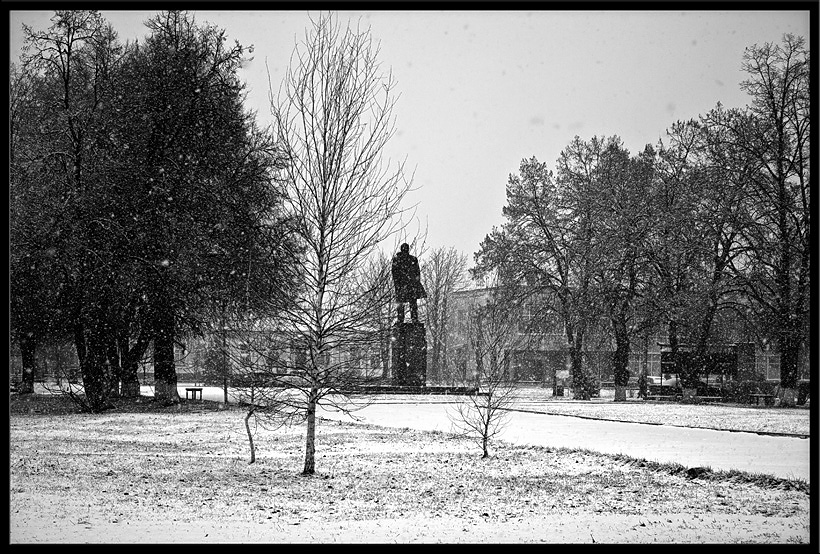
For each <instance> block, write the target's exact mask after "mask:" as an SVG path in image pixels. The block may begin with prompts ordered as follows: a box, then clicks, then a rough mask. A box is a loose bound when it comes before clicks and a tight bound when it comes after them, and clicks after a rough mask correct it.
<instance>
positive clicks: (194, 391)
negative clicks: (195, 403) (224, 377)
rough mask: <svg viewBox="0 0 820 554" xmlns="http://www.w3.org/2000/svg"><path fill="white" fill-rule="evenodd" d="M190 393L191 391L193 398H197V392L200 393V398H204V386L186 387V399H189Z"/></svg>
mask: <svg viewBox="0 0 820 554" xmlns="http://www.w3.org/2000/svg"><path fill="white" fill-rule="evenodd" d="M188 393H191V400H196V393H199V399H200V400H202V387H185V400H188Z"/></svg>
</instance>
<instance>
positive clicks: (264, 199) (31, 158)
mask: <svg viewBox="0 0 820 554" xmlns="http://www.w3.org/2000/svg"><path fill="white" fill-rule="evenodd" d="M51 21H52V25H51V26H50V27H49V28H48V29H46V30H44V31H39V30H34V29H31V28H29V27H27V26H24V28H23V31H24V39H25V40H24V51H23V53H22V55H21V57H20V63H19V65H15V64H12V65H11V67H10V81H11V91H10V92H11V94H10V120H11V126H10V146H11V148H10V152H11V157H10V214H9V216H10V217H9V227H10V241H9V245H10V272H9V273H10V316H11V317H10V320H11V336H12V340H13V341H15V342H16V343H17V345H18V346H19V348H20V352H21V354H22V360H23V383H22V385H21V388H22V390H21V392H32V391H33V388H34V367H35V363H36V361H35V353H36V350H37V347H38V345H45V344H65V343H66V342H70V343H72V344H73V345H74V348H75V350H76V354H77V357H78V360H79V366H80V368H79V369H80V374H81V381H82V386H81V388H80V389H78V390H76V391H75V390H74V389H73V388H72V387H71V386H69V388H68V391H67V392H68V393H69V394H71V395H72V396H73V397H74V399H75V400H76V401H77V403H78V404H79V405H80V406H81V408H82V409H84V410H86V411H90V412H99V411H103V410H105V409H108V408H109V407H111V406H112V399H114V398H116V397H135V396H139V394H140V389H139V386H140V383H139V380H138V377H137V367H138V364H139V363H140V362H141V361H143V360H145V359H151V360H152V362H153V368H154V383H153V385H154V389H155V391H154V398H155V399H156V400H157V401H159V402H163V403H175V402H179V396H178V393H177V376H176V368H175V363H174V361H175V358H174V351H175V346H180V345H181V344H183V343H184V341H185V340H186V339H187V338H189V337H192V336H199V337H210V338H211V339H213V340H216V341H219V340H220V339H221V342H222V344H221V350H222V351H221V352H216V354H217V355H219V354H221V356H219V357H220V358H221V360H217V359H212V358H214V356H213V354H214V352H209V353H207V355H206V365H211V366H219V365H222V366H225V365H227V364H226V362H227V361H228V360H227V359H226V353H227V351H228V350H229V348H228V344H227V330H229V329H230V331H231V335H232V337H233V338H236V337H239V339H240V341H241V342H242V343H243V344H244V346H245V350H246V351H253V352H254V353H255V354H256V356H255V357H254V358H253V359H252V361H251V363H248V364H246V365H247V367H243V368H242V371H241V372H238V373H237V375H231V376H230V379H231V380H235V381H236V382H231V385H232V386H239V387H240V388H245V389H247V390H249V391H250V392H251V394H250V398H249V402H248V406H249V408H248V413H247V416H246V426H247V425H248V420H249V419H250V418H251V417H257V418H264V419H267V420H271V421H275V422H277V423H279V424H281V423H289V422H294V421H297V422H305V423H306V424H307V434H306V445H305V466H304V473H305V474H312V473H314V450H315V447H314V440H315V421H316V413H317V408H318V407H320V406H322V405H329V406H331V407H339V408H340V409H344V408H345V396H344V395H342V396H341V397H339V396H338V394H337V393H339V392H340V391H342V390H343V388H344V385H345V384H349V383H351V382H355V378H354V376H355V371H351V368H353V369H355V366H357V365H358V364H360V363H361V360H362V359H363V358H364V356H365V355H366V353H367V351H368V347H369V346H370V345H374V344H375V345H382V347H383V346H384V342H385V339H386V336H385V333H383V329H382V326H381V325H380V322H381V320H382V319H383V317H384V314H383V311H384V307H385V306H390V295H391V290H390V288H389V286H387V282H388V281H387V277H388V275H389V274H388V273H386V272H385V271H384V270H383V267H382V266H383V265H384V264H383V263H380V261H379V260H380V258H379V252H380V249H381V248H384V246H385V245H387V244H389V242H390V241H391V240H392V241H394V242H395V241H397V240H398V234H399V232H401V231H403V230H404V227H405V226H406V223H407V221H406V220H407V217H406V216H407V215H411V214H410V212H409V211H408V209H407V208H405V207H404V206H403V198H404V196H405V194H406V193H407V192H408V190H410V187H411V179H408V178H406V176H405V172H404V166H403V163H397V164H391V163H390V161H389V160H385V159H383V156H382V151H383V148H384V146H385V144H386V142H387V141H388V140H389V139H390V138H391V137H392V135H393V133H394V132H395V131H394V125H395V120H394V117H393V116H392V111H393V106H394V104H395V101H396V98H397V96H396V95H395V93H394V89H395V80H394V78H393V77H392V75H391V74H390V72H389V71H386V70H384V69H382V67H381V65H380V63H379V61H378V59H377V52H378V47H377V45H375V44H373V41H372V38H371V37H370V33H369V30H367V29H359V28H354V27H351V26H350V25H348V26H347V27H344V26H342V25H340V24H339V22H338V21H337V20H336V18H334V17H333V16H332V15H328V14H322V15H320V16H319V17H318V18H317V19H312V20H311V26H310V27H309V28H308V30H307V31H306V33H305V37H304V39H303V40H302V41H301V42H300V43H298V44H297V45H296V48H295V50H294V52H293V56H292V58H291V63H290V66H289V68H288V71H287V73H286V75H285V78H284V80H283V83H282V86H281V88H280V89H279V94H278V95H274V94H273V93H272V92H271V95H270V104H271V115H272V120H273V121H272V124H271V125H270V126H269V127H265V128H261V127H260V126H259V125H258V123H257V121H256V114H255V113H253V112H251V111H248V110H247V109H245V107H244V99H245V96H244V84H243V83H242V81H241V80H240V78H239V69H240V68H241V67H242V64H243V63H244V62H245V61H246V60H247V59H248V56H249V55H250V54H251V52H252V48H250V47H245V46H242V45H241V44H239V43H238V42H234V43H233V44H231V43H230V42H229V41H228V37H227V36H226V33H225V31H224V30H222V29H219V28H218V27H216V26H213V25H211V24H207V23H206V24H200V23H198V22H196V21H195V19H194V17H193V16H192V15H191V14H189V13H187V12H183V11H163V12H160V13H158V14H157V15H156V16H154V17H152V18H150V19H149V20H148V21H146V22H145V25H146V27H147V29H148V31H149V32H148V35H147V36H146V38H145V39H144V41H143V42H141V43H140V42H133V43H130V42H129V43H124V44H123V43H122V42H120V41H119V39H118V37H117V34H116V32H115V31H114V29H113V28H112V27H111V25H110V24H108V23H107V22H106V21H105V20H104V19H103V17H102V16H101V15H100V14H99V13H98V12H96V11H85V10H60V11H56V12H55V14H54V16H53V17H52V20H51ZM382 257H383V256H382ZM382 261H383V260H382ZM294 348H295V349H296V350H297V351H298V352H299V353H300V354H301V355H300V356H296V357H291V356H289V355H286V353H288V352H289V351H290V350H292V349H294ZM339 349H347V350H349V351H350V352H351V353H354V355H353V357H352V359H350V360H347V361H346V362H345V363H343V364H342V363H337V361H335V360H334V359H333V358H332V357H331V356H330V353H331V352H334V351H336V350H339ZM248 359H251V358H250V357H248ZM225 377H226V380H225V383H224V384H225V387H226V391H227V386H228V380H227V378H228V376H227V375H225ZM262 385H264V386H262ZM254 391H257V392H258V394H257V395H256V396H255V397H254ZM226 395H227V392H226ZM248 430H249V438H251V435H250V427H249V426H248ZM251 441H252V438H251ZM251 447H252V449H253V445H252V442H251Z"/></svg>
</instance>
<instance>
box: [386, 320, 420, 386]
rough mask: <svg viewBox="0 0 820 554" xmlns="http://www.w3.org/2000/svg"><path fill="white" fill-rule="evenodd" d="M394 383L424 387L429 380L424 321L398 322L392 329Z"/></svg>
mask: <svg viewBox="0 0 820 554" xmlns="http://www.w3.org/2000/svg"><path fill="white" fill-rule="evenodd" d="M392 333H393V335H392V337H391V338H392V351H393V352H392V361H391V366H392V370H393V372H392V373H393V384H394V385H398V386H409V387H423V386H425V384H426V382H427V338H426V336H425V330H424V324H423V323H404V322H403V323H396V324H395V325H393V330H392Z"/></svg>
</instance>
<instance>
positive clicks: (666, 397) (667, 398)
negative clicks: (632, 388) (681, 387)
mask: <svg viewBox="0 0 820 554" xmlns="http://www.w3.org/2000/svg"><path fill="white" fill-rule="evenodd" d="M646 399H647V400H664V401H668V402H671V401H673V400H677V396H670V395H665V394H650V395H648V396H647V397H646Z"/></svg>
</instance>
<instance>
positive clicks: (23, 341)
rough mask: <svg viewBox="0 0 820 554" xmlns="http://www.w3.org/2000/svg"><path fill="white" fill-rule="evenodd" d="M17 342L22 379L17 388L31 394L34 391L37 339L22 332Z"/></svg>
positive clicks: (23, 392) (21, 391)
mask: <svg viewBox="0 0 820 554" xmlns="http://www.w3.org/2000/svg"><path fill="white" fill-rule="evenodd" d="M18 342H19V345H20V356H21V357H22V359H23V360H22V361H23V380H22V381H21V382H20V387H19V390H20V393H21V394H31V393H33V392H34V368H35V366H36V363H37V360H36V351H37V341H35V340H34V339H33V338H32V337H30V336H28V335H27V334H25V333H24V334H23V336H22V337H20V340H19V341H18Z"/></svg>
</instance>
